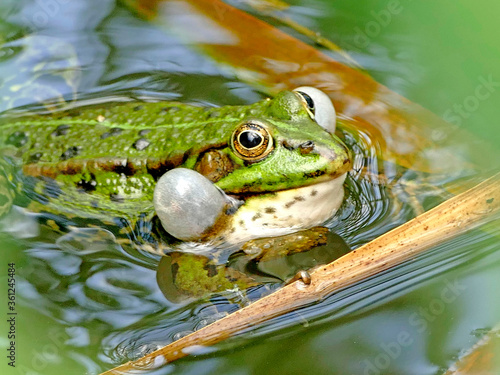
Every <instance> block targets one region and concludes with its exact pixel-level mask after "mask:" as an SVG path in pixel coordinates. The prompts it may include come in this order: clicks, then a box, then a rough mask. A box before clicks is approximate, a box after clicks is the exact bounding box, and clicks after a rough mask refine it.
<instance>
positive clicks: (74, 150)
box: [59, 146, 80, 161]
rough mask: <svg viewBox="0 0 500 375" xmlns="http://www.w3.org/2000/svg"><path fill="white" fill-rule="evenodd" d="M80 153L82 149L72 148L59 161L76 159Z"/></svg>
mask: <svg viewBox="0 0 500 375" xmlns="http://www.w3.org/2000/svg"><path fill="white" fill-rule="evenodd" d="M79 153H80V147H78V146H72V147H70V148H68V149H67V150H66V151H64V152H63V153H62V154H61V157H60V158H59V159H61V160H62V161H64V160H68V159H71V158H74V157H75V156H78V154H79Z"/></svg>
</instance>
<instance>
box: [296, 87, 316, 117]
mask: <svg viewBox="0 0 500 375" xmlns="http://www.w3.org/2000/svg"><path fill="white" fill-rule="evenodd" d="M298 93H299V94H300V95H302V97H303V98H304V100H305V101H306V103H307V106H308V107H309V109H310V110H311V112H312V113H314V100H312V99H311V97H310V96H309V95H307V94H306V93H305V92H302V91H298Z"/></svg>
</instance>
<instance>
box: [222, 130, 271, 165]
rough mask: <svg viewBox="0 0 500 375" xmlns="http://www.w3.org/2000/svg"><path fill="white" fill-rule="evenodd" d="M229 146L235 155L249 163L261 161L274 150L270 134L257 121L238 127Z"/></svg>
mask: <svg viewBox="0 0 500 375" xmlns="http://www.w3.org/2000/svg"><path fill="white" fill-rule="evenodd" d="M231 145H232V146H233V149H234V151H235V153H236V155H238V156H239V157H240V158H242V159H243V160H246V161H248V162H250V163H252V162H254V163H255V162H257V161H261V160H262V159H264V158H265V157H266V156H267V155H269V153H270V152H271V151H272V150H273V149H274V142H273V137H272V136H271V133H270V132H269V130H268V129H267V128H266V126H265V125H264V124H262V123H259V122H258V121H249V122H245V123H243V124H241V125H240V126H238V128H237V129H236V130H235V131H234V133H233V135H232V137H231Z"/></svg>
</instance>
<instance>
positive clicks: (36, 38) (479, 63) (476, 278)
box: [0, 0, 500, 375]
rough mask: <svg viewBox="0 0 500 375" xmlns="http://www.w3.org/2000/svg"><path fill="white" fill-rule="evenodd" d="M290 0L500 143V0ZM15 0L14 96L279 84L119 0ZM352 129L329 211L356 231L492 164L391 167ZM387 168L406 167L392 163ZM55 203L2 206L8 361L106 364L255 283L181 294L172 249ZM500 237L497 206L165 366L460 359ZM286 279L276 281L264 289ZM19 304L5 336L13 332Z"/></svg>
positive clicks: (194, 321)
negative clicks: (376, 270) (169, 266)
mask: <svg viewBox="0 0 500 375" xmlns="http://www.w3.org/2000/svg"><path fill="white" fill-rule="evenodd" d="M232 3H234V4H235V5H237V6H242V4H240V3H241V2H232ZM290 3H291V4H292V7H291V8H289V9H288V10H286V11H285V12H284V14H285V15H286V16H287V17H290V18H292V19H294V20H296V21H297V22H299V23H301V24H303V25H305V26H307V27H310V28H311V29H313V30H318V31H321V34H322V35H324V36H326V37H327V38H329V39H331V40H333V41H334V42H336V43H337V44H338V45H339V46H340V47H342V48H344V49H345V50H346V51H348V52H349V53H350V54H351V55H352V56H353V57H354V59H355V60H356V61H358V62H359V64H360V65H361V66H362V67H363V68H364V69H366V70H367V72H368V73H370V74H371V75H372V76H373V77H374V78H375V79H376V80H377V81H379V82H380V83H383V84H384V85H386V86H388V87H389V88H391V89H392V90H394V91H396V92H398V93H400V94H402V95H403V96H405V97H407V98H408V99H410V100H412V101H414V102H416V103H418V104H420V105H422V106H424V107H425V108H428V109H430V110H431V111H432V112H434V113H436V114H437V115H439V116H441V117H443V118H444V119H446V120H447V121H450V122H452V123H453V124H454V125H456V126H458V127H460V128H462V129H466V130H468V131H469V132H470V133H471V134H473V136H475V137H477V138H479V139H482V140H484V141H485V142H487V143H489V145H490V146H491V147H492V148H493V149H498V144H500V143H499V142H500V132H499V131H498V127H497V124H496V115H497V113H498V103H499V99H500V93H499V90H498V87H499V86H500V67H499V65H498V59H499V57H500V56H499V55H500V52H499V50H500V49H499V48H498V42H497V38H496V36H497V33H496V27H497V20H496V18H495V16H494V15H495V14H498V10H500V9H499V8H500V6H499V5H497V4H496V3H495V2H494V1H493V0H489V1H486V0H485V1H482V2H481V5H479V4H477V3H475V4H474V5H473V4H471V3H470V2H467V0H459V1H455V2H453V3H450V2H447V1H444V0H443V1H435V2H433V3H432V4H420V3H418V4H417V2H412V1H410V0H407V1H404V0H401V1H396V3H397V8H394V9H397V11H394V12H392V13H387V12H384V10H387V9H389V8H388V7H390V6H393V5H389V3H394V2H391V1H374V0H366V1H364V2H363V4H359V2H352V1H347V0H341V1H335V2H331V1H328V0H296V1H290ZM394 6H396V5H394ZM495 8H496V9H495ZM391 9H392V8H391ZM495 10H496V12H495ZM388 14H389V15H390V16H387V15H388ZM0 15H1V18H0V42H5V43H6V44H5V45H4V47H3V48H2V49H0V112H1V111H4V110H7V109H9V108H17V107H21V106H24V105H28V104H36V103H37V102H41V101H46V100H49V99H50V100H52V99H54V98H56V99H57V98H64V99H65V100H73V99H75V98H76V99H77V100H78V103H80V102H81V103H83V102H85V103H88V102H89V101H90V102H93V101H97V100H102V99H101V98H103V97H106V98H122V97H128V98H155V99H161V100H176V101H182V102H186V103H194V104H200V105H207V106H219V105H227V104H248V103H252V102H254V101H256V100H259V99H262V98H264V97H265V94H264V93H263V92H262V91H260V90H259V89H257V88H256V87H254V86H253V85H251V83H245V82H241V81H240V80H238V79H237V78H236V76H235V74H234V72H232V71H231V69H228V68H227V67H226V66H223V65H220V64H218V63H217V62H215V61H213V60H212V59H210V58H209V57H207V56H205V55H203V54H202V53H201V52H199V51H197V50H196V49H193V48H191V47H190V46H189V45H186V43H185V42H184V41H183V40H182V39H181V38H179V37H178V36H177V35H176V34H173V33H169V32H168V31H165V30H162V29H159V28H157V27H156V26H154V25H151V24H150V23H148V22H146V21H144V20H141V19H139V18H138V17H136V16H135V15H134V14H133V13H132V12H130V10H128V9H127V8H125V7H124V6H122V5H120V4H116V2H115V1H108V0H102V1H99V2H88V1H83V0H76V1H72V2H67V1H61V0H60V1H57V0H50V1H49V0H40V1H28V0H23V1H19V0H18V1H14V0H12V1H9V0H7V1H2V3H1V4H0ZM381 17H382V18H381ZM383 17H386V18H383ZM287 31H290V30H288V29H287ZM290 32H291V33H293V34H294V35H296V34H295V32H293V31H290ZM296 36H298V37H300V36H299V35H296ZM318 48H321V47H318ZM324 52H325V53H330V52H328V51H326V50H325V51H324ZM27 82H29V83H30V84H29V85H27V84H26V83H27ZM497 82H499V83H497ZM12 88H15V89H14V90H13V89H12ZM478 93H479V94H478ZM471 98H472V99H471ZM341 134H342V136H343V137H344V138H345V139H346V141H347V143H348V144H349V145H350V146H351V147H352V148H353V149H354V151H355V153H356V159H355V168H354V171H353V172H352V173H351V175H350V177H349V179H348V181H347V184H346V190H347V199H346V202H345V204H344V206H343V209H342V210H341V212H340V214H339V215H338V217H336V218H334V219H332V220H331V221H330V222H329V223H328V226H329V227H331V228H333V229H332V230H333V231H334V232H335V233H336V234H338V235H339V236H340V237H342V239H343V240H344V241H345V242H346V244H347V245H348V246H349V247H350V248H355V247H358V246H360V245H362V244H364V243H366V242H368V241H370V240H372V239H374V238H376V237H377V236H379V235H380V234H382V233H385V232H386V231H388V230H389V229H391V228H394V227H395V226H397V225H400V224H402V223H404V222H405V221H407V220H408V219H410V218H412V217H414V216H415V214H416V212H417V211H418V207H416V206H420V208H423V209H429V208H431V207H433V206H435V205H436V204H437V203H439V202H441V201H443V200H444V199H446V198H448V197H449V196H451V194H450V193H447V192H444V191H443V190H440V189H436V188H432V186H430V185H428V184H427V185H426V183H428V182H429V181H430V182H431V183H432V184H433V186H434V187H436V186H441V185H443V184H445V183H450V182H453V181H455V180H457V179H459V178H461V177H467V179H468V182H467V183H471V182H472V183H473V182H476V183H478V182H480V181H481V178H482V177H481V176H483V177H484V175H472V174H471V172H470V169H469V170H467V171H465V170H464V173H463V175H461V174H460V173H458V174H455V175H453V176H449V175H440V176H428V175H426V174H424V173H418V172H414V171H409V170H405V169H402V168H400V167H396V166H393V168H392V169H391V168H389V166H388V165H384V169H382V167H381V166H380V164H379V163H380V161H379V160H378V159H377V158H376V157H374V155H375V152H374V150H376V149H377V148H378V147H379V145H378V144H377V143H376V142H373V141H372V140H370V139H369V138H368V137H367V136H365V135H364V134H363V132H362V130H360V131H359V133H356V134H353V133H352V131H349V130H342V131H341ZM455 146H456V147H457V149H460V147H461V145H460V144H456V145H455ZM481 152H482V150H477V153H478V155H480V154H481ZM497 160H498V159H497ZM497 166H498V163H497ZM366 171H369V172H373V173H371V174H364V172H366ZM381 171H383V172H385V173H386V174H388V175H389V176H388V178H389V180H390V182H392V184H391V183H390V184H388V185H387V184H386V183H385V179H382V178H381V177H379V176H378V173H379V172H381ZM405 187H406V188H407V189H406V188H405ZM412 187H413V188H415V187H417V188H418V189H417V190H411V188H412ZM404 188H405V189H404ZM411 191H417V193H411ZM415 194H416V195H415ZM39 220H40V218H39V217H37V216H36V215H34V214H30V213H26V212H24V211H22V210H17V209H16V210H14V211H13V212H12V213H11V214H10V216H9V217H8V218H7V219H4V220H3V221H2V222H1V223H0V224H1V228H2V232H1V233H0V243H1V245H2V246H1V250H2V252H1V254H2V255H1V256H0V259H1V261H2V263H1V264H0V267H4V269H5V273H4V272H3V271H2V272H1V273H0V280H1V285H0V290H2V293H4V292H5V293H6V290H5V288H6V284H7V281H6V280H7V277H6V276H5V275H6V272H7V264H8V263H15V264H16V277H17V279H16V283H17V314H18V315H17V326H16V328H17V367H16V368H15V369H11V368H8V367H7V364H2V368H4V369H5V368H8V371H10V372H7V373H8V374H10V373H12V374H50V375H58V374H98V373H100V372H102V371H104V370H107V369H110V368H112V367H114V366H116V365H118V364H121V363H124V362H126V361H128V360H132V359H136V358H138V357H140V356H141V355H143V354H146V353H148V352H150V351H151V350H154V349H156V348H158V347H160V346H163V345H165V344H167V343H169V342H171V341H173V340H175V339H177V338H179V337H182V336H183V335H185V334H186V333H189V332H192V331H193V330H196V329H199V328H201V327H203V326H204V325H207V324H209V323H210V322H213V321H214V320H216V319H218V318H220V317H221V316H224V315H225V314H227V313H230V312H232V311H235V310H236V309H237V308H238V307H239V306H243V305H245V304H247V303H248V299H249V298H252V294H250V295H249V296H246V295H244V294H242V293H239V292H238V291H236V292H234V293H233V294H232V295H229V294H225V295H222V296H214V297H212V298H211V299H205V300H201V301H192V302H185V303H174V302H172V301H171V300H169V299H167V298H165V296H164V294H163V292H162V290H161V289H160V287H159V286H158V283H157V272H156V270H157V268H158V264H159V260H160V259H159V257H156V256H152V255H149V254H145V253H138V252H135V251H133V250H131V249H128V248H126V247H122V246H120V245H119V244H118V243H116V242H115V241H113V239H112V237H111V236H106V233H102V232H99V231H98V230H97V229H93V228H89V229H85V231H84V233H85V234H87V235H88V236H89V237H90V238H92V239H93V242H91V243H87V242H82V241H81V232H79V234H78V235H77V234H76V233H74V232H72V231H71V230H70V231H69V232H68V233H66V234H64V235H61V234H60V233H57V232H55V231H52V230H50V229H49V228H48V227H46V226H40V225H39ZM97 232H99V233H100V234H101V236H100V237H99V241H96V240H95V238H96V233H97ZM498 236H500V226H499V225H498V221H497V222H494V223H490V224H489V226H485V227H482V228H480V229H478V230H475V231H472V232H468V233H465V234H464V235H462V236H460V237H458V238H456V239H454V240H451V241H448V242H446V243H444V244H441V245H439V246H437V247H435V248H433V249H432V250H430V251H429V252H427V253H426V254H425V255H423V256H421V257H418V258H417V259H415V260H413V261H411V262H408V263H406V264H404V265H401V266H399V267H396V268H394V269H392V270H390V271H387V272H384V273H383V274H381V275H378V276H376V277H373V278H370V279H369V280H367V281H364V282H362V283H359V284H357V285H355V286H353V287H350V288H348V289H346V290H343V291H341V292H339V293H337V294H335V295H333V296H331V297H329V298H327V299H325V300H323V301H321V302H320V303H317V304H314V305H312V306H309V307H307V308H303V309H301V310H299V311H297V312H294V313H291V314H287V315H285V316H283V317H280V318H278V319H274V320H271V321H269V322H267V323H265V324H263V325H260V326H258V327H256V328H255V329H254V330H252V331H251V332H249V333H245V334H243V335H241V336H238V337H236V338H233V339H230V340H227V341H226V342H223V343H221V344H219V345H216V346H215V347H214V348H210V349H206V350H203V351H200V352H199V353H195V355H192V356H190V357H187V358H185V359H182V360H179V361H178V362H175V363H173V364H171V365H169V366H166V367H164V368H162V369H160V370H157V371H155V372H150V374H153V373H154V374H158V375H159V374H173V373H175V374H213V373H218V374H265V373H271V372H272V373H273V374H295V373H297V374H298V373H306V372H308V373H318V374H438V373H443V372H444V371H445V370H446V369H447V368H448V367H449V366H450V365H451V364H452V363H453V362H454V361H455V360H456V359H457V358H458V357H459V356H460V355H461V354H463V353H464V351H466V350H467V349H469V348H470V347H471V346H473V345H474V343H476V342H477V340H478V338H479V337H480V336H481V334H482V333H483V332H484V331H485V330H487V329H490V328H492V327H493V326H495V325H497V324H498V323H499V320H500V304H499V303H498V301H499V298H498V297H499V295H498V288H497V286H498V285H499V282H500V272H499V269H500V252H499V251H498V250H499V249H500V242H499V240H498ZM278 287H279V283H277V282H274V283H269V284H267V285H266V286H265V287H262V288H264V289H265V290H260V289H257V290H256V292H255V293H256V294H258V293H261V292H262V293H268V292H269V291H272V290H274V289H276V288H278ZM2 295H4V294H2ZM4 300H5V299H4ZM5 303H6V302H5ZM5 314H6V313H5ZM6 316H7V315H5V317H6ZM2 321H3V323H2V325H1V327H2V331H1V332H2V334H1V335H0V346H1V347H2V349H3V348H8V346H9V341H8V339H7V337H6V335H5V334H4V333H6V332H7V330H8V328H7V325H6V319H3V318H2ZM4 360H5V359H4ZM5 371H7V370H5ZM2 373H5V372H4V370H2Z"/></svg>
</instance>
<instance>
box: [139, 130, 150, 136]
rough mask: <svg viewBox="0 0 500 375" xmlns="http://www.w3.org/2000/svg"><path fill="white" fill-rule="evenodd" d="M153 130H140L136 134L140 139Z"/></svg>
mask: <svg viewBox="0 0 500 375" xmlns="http://www.w3.org/2000/svg"><path fill="white" fill-rule="evenodd" d="M152 130H153V129H142V130H141V131H140V132H139V133H138V134H139V136H140V137H143V136H145V135H146V134H148V133H150V132H151V131H152Z"/></svg>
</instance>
